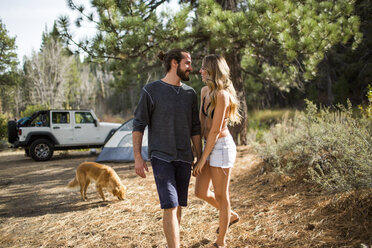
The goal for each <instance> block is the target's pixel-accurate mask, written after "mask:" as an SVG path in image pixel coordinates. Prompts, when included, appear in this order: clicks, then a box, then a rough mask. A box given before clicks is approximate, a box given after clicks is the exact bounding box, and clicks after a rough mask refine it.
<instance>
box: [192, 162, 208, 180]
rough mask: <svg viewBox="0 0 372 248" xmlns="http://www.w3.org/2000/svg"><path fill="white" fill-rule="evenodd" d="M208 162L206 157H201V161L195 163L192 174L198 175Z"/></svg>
mask: <svg viewBox="0 0 372 248" xmlns="http://www.w3.org/2000/svg"><path fill="white" fill-rule="evenodd" d="M206 162H207V161H205V159H200V160H199V161H197V162H196V164H194V168H193V171H192V175H193V176H194V177H196V176H198V175H199V174H200V173H201V172H202V170H203V168H204V166H205V164H206Z"/></svg>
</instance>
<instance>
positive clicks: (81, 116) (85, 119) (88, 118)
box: [75, 112, 94, 124]
mask: <svg viewBox="0 0 372 248" xmlns="http://www.w3.org/2000/svg"><path fill="white" fill-rule="evenodd" d="M75 123H76V124H84V123H94V118H93V116H92V114H91V113H89V112H75Z"/></svg>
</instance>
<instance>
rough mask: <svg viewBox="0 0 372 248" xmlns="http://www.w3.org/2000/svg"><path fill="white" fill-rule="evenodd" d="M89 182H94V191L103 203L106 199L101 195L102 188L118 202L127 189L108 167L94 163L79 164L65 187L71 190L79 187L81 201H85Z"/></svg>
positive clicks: (122, 198)
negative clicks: (116, 198)
mask: <svg viewBox="0 0 372 248" xmlns="http://www.w3.org/2000/svg"><path fill="white" fill-rule="evenodd" d="M91 180H94V181H95V182H96V189H97V191H98V193H99V195H100V196H101V197H102V199H103V200H104V201H106V198H105V195H104V194H103V190H102V189H103V188H107V190H108V191H109V192H111V193H112V194H113V195H114V196H117V197H118V198H119V200H124V195H125V191H126V189H127V187H126V186H125V185H123V184H122V183H121V181H120V178H119V176H118V174H116V172H115V171H114V169H113V168H111V167H110V166H107V165H103V164H99V163H95V162H83V163H81V164H80V165H79V166H78V167H77V169H76V176H75V178H74V180H72V181H71V182H69V184H68V185H67V187H69V188H73V187H77V186H78V185H80V194H81V199H82V200H83V201H86V200H87V188H88V186H89V184H90V181H91Z"/></svg>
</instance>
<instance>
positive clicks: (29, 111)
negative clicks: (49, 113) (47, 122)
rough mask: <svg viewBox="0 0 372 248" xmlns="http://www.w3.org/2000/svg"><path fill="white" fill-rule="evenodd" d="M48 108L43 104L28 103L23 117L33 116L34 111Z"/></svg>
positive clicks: (22, 114)
mask: <svg viewBox="0 0 372 248" xmlns="http://www.w3.org/2000/svg"><path fill="white" fill-rule="evenodd" d="M45 109H48V107H46V106H43V105H28V106H27V107H26V109H25V110H24V111H22V112H21V117H27V116H31V115H32V114H33V113H34V112H36V111H40V110H45Z"/></svg>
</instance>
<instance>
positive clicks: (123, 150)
mask: <svg viewBox="0 0 372 248" xmlns="http://www.w3.org/2000/svg"><path fill="white" fill-rule="evenodd" d="M132 129H133V119H130V120H129V121H127V122H125V123H124V124H123V125H121V126H120V127H119V128H118V130H117V131H116V132H115V133H114V134H113V135H112V137H111V138H110V139H109V140H108V141H107V143H106V144H105V146H104V147H103V148H102V151H101V153H100V154H99V155H98V157H97V158H96V162H103V161H106V162H107V161H111V162H131V161H134V154H133V141H132ZM147 134H148V131H147V128H146V129H145V132H144V135H143V139H142V151H141V154H142V157H143V159H144V160H145V161H148V160H149V158H148V142H147V137H148V136H147Z"/></svg>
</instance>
